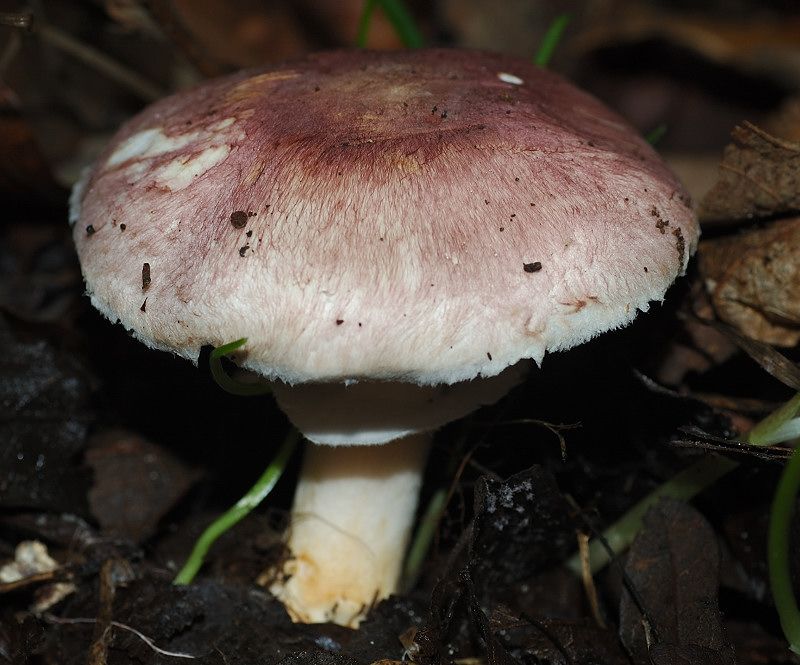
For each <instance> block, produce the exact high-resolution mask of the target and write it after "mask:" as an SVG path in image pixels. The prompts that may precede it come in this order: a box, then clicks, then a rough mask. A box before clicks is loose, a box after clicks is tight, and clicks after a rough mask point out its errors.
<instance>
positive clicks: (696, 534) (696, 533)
mask: <svg viewBox="0 0 800 665" xmlns="http://www.w3.org/2000/svg"><path fill="white" fill-rule="evenodd" d="M643 523H644V529H643V530H642V532H641V533H640V534H639V535H638V536H637V537H636V539H635V540H634V542H633V545H632V546H631V551H630V555H629V557H628V561H627V563H626V565H625V571H626V572H627V574H628V577H629V579H630V580H631V584H632V585H633V587H634V588H635V589H636V591H637V593H638V599H639V600H641V605H642V607H640V606H639V604H638V602H636V601H635V600H634V598H633V597H632V596H631V594H630V593H629V592H628V591H627V590H626V591H625V592H624V593H623V596H622V601H621V605H620V628H619V632H620V638H621V639H622V641H623V642H624V643H625V645H626V646H627V648H628V650H629V651H630V653H631V654H633V655H634V656H637V657H638V658H639V660H637V661H636V662H647V658H648V655H649V657H650V658H651V659H652V662H655V663H658V664H664V663H670V662H671V663H680V662H703V663H708V664H709V665H712V664H713V665H722V664H726V665H733V663H734V662H735V661H734V655H733V649H732V648H731V646H730V645H729V644H728V641H727V639H726V637H725V630H724V628H723V626H722V617H721V614H720V611H719V606H718V587H719V567H720V555H719V546H718V544H717V542H716V540H715V536H714V532H713V530H712V529H711V526H710V525H709V524H708V522H706V521H705V519H704V518H703V517H702V515H700V513H698V512H697V511H696V510H695V509H694V508H692V507H691V506H689V505H687V504H684V503H682V502H680V501H676V500H673V499H664V500H662V501H661V502H660V503H659V504H658V505H656V506H655V507H653V508H651V509H650V510H649V511H648V512H647V514H646V515H645V517H644V520H643ZM643 608H644V609H645V610H646V612H647V615H646V618H647V623H648V625H649V632H646V631H645V629H644V628H643V622H642V609H643ZM687 656H688V657H687Z"/></svg>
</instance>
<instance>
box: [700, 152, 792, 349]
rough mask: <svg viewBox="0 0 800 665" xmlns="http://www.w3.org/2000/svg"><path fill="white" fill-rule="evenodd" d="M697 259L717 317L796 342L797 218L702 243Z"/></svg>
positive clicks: (760, 335)
mask: <svg viewBox="0 0 800 665" xmlns="http://www.w3.org/2000/svg"><path fill="white" fill-rule="evenodd" d="M798 167H800V162H798ZM798 197H799V200H798V202H800V192H799V193H798ZM698 257H699V263H700V272H701V274H702V275H703V279H704V280H705V283H706V288H707V289H708V292H709V293H710V295H711V300H712V302H713V305H714V309H715V310H716V313H717V315H718V316H719V318H720V319H722V320H723V321H725V322H726V323H728V324H730V325H731V326H733V327H734V328H736V329H737V330H739V331H740V332H742V333H743V334H744V335H746V336H748V337H750V338H752V339H755V340H759V341H762V342H767V343H769V344H777V345H779V346H794V345H796V344H797V343H798V341H800V217H796V218H793V219H787V220H783V221H780V222H776V223H774V224H770V225H769V226H767V227H765V228H761V229H755V230H751V231H747V232H745V233H741V234H738V235H734V236H725V237H720V238H714V239H712V240H707V241H704V242H702V243H701V245H700V251H699V252H698Z"/></svg>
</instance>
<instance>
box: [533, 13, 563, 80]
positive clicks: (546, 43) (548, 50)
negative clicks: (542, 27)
mask: <svg viewBox="0 0 800 665" xmlns="http://www.w3.org/2000/svg"><path fill="white" fill-rule="evenodd" d="M571 20H572V15H571V14H570V13H569V12H564V13H563V14H559V15H558V16H556V18H555V20H554V21H553V22H552V23H551V24H550V27H549V28H548V29H547V32H546V33H545V34H544V38H543V39H542V43H541V44H540V45H539V51H538V52H537V53H536V55H535V56H534V58H533V61H534V62H535V63H536V64H537V65H539V67H547V64H548V63H549V62H550V59H551V58H552V57H553V53H554V52H555V50H556V46H558V43H559V42H560V41H561V37H562V35H563V34H564V30H566V29H567V26H568V25H569V22H570V21H571Z"/></svg>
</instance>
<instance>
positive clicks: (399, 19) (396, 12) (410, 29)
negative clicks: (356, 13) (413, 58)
mask: <svg viewBox="0 0 800 665" xmlns="http://www.w3.org/2000/svg"><path fill="white" fill-rule="evenodd" d="M375 5H379V6H380V8H381V10H382V11H383V13H384V14H385V15H386V18H388V19H389V23H391V24H392V27H393V28H394V30H395V32H396V33H397V35H398V37H400V40H401V41H402V42H403V45H404V46H407V47H409V48H421V47H423V46H425V38H424V37H423V36H422V33H421V32H420V31H419V29H418V28H417V24H416V23H415V21H414V17H413V16H412V15H411V12H409V11H408V8H407V7H406V5H405V3H404V2H403V1H402V0H365V1H364V10H363V11H362V12H361V21H360V22H359V24H358V35H357V36H356V46H358V48H364V47H365V46H366V45H367V38H368V36H369V28H370V23H371V21H372V15H373V12H374V11H375Z"/></svg>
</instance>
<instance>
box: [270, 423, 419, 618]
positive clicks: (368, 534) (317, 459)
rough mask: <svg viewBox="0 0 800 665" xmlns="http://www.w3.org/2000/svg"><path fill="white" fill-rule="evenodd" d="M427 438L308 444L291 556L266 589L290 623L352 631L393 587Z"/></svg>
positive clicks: (413, 511)
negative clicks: (281, 605) (373, 443)
mask: <svg viewBox="0 0 800 665" xmlns="http://www.w3.org/2000/svg"><path fill="white" fill-rule="evenodd" d="M429 442H430V435H429V434H427V433H424V434H415V435H412V436H409V437H406V438H403V439H398V440H396V441H392V442H391V443H388V444H385V445H380V446H340V447H336V448H334V447H332V446H324V445H318V444H314V443H311V442H308V443H307V446H308V447H307V449H306V453H305V458H304V462H303V470H302V473H301V480H300V483H299V485H298V487H297V491H296V494H295V499H294V506H293V509H292V524H291V527H290V532H289V541H288V546H289V549H290V550H291V554H292V558H291V559H290V561H289V562H288V563H287V564H286V566H285V568H284V571H283V579H282V580H279V581H277V582H275V583H274V584H273V585H272V586H271V588H270V590H271V591H272V593H273V594H275V595H276V596H277V597H278V598H279V599H280V600H281V601H282V602H283V603H284V605H286V608H287V610H288V611H289V614H290V616H291V617H292V619H293V620H294V621H300V622H304V623H324V622H333V623H337V624H340V625H344V626H351V627H357V626H358V623H359V622H360V621H361V620H362V619H363V618H364V617H365V616H366V614H367V612H368V611H369V609H370V608H371V607H372V606H373V605H374V604H375V603H376V602H377V601H379V600H381V599H383V598H386V597H388V596H389V595H390V594H391V593H393V592H394V591H396V590H397V586H398V582H399V579H400V575H401V572H402V570H401V569H402V564H403V561H404V555H405V551H406V547H407V545H408V540H409V534H410V533H411V529H412V526H413V523H414V519H415V517H416V508H417V501H418V496H419V490H420V484H421V479H422V471H423V469H424V466H425V460H426V458H427V454H428V448H429Z"/></svg>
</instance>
